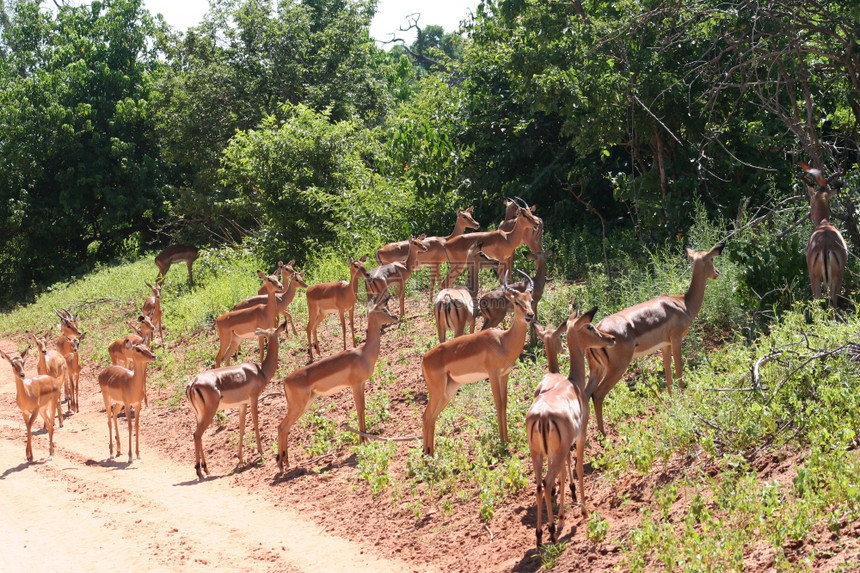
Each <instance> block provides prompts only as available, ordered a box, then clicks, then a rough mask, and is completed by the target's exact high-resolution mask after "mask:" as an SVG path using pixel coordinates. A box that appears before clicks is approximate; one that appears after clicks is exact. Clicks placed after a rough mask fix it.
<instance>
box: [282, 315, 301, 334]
mask: <svg viewBox="0 0 860 573" xmlns="http://www.w3.org/2000/svg"><path fill="white" fill-rule="evenodd" d="M284 321H286V322H287V324H289V325H290V327H291V328H292V329H293V336H298V335H299V333H298V332H296V324H295V323H294V322H293V315H292V314H290V313H289V312H287V311H284ZM286 331H287V329H286V328H285V329H284V332H286ZM285 338H286V337H285Z"/></svg>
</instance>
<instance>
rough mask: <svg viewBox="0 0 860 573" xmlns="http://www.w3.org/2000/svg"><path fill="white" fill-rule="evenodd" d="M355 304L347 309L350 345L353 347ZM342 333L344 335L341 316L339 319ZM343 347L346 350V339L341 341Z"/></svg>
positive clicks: (344, 329)
mask: <svg viewBox="0 0 860 573" xmlns="http://www.w3.org/2000/svg"><path fill="white" fill-rule="evenodd" d="M354 319H355V306H354V305H353V307H352V308H350V309H349V331H350V333H351V334H352V347H353V348H355V320H354ZM340 324H341V327H342V328H343V334H344V336H346V328H345V327H343V318H341V319H340ZM343 349H344V350H346V341H344V343H343Z"/></svg>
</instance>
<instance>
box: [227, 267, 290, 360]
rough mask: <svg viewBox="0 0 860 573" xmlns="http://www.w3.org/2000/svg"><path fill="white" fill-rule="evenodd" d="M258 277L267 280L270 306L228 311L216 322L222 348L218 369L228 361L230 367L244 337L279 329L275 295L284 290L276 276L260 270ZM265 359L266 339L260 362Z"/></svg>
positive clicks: (261, 341) (261, 342)
mask: <svg viewBox="0 0 860 573" xmlns="http://www.w3.org/2000/svg"><path fill="white" fill-rule="evenodd" d="M257 276H258V277H260V279H261V280H262V281H263V285H264V286H265V287H266V290H267V291H268V294H267V295H266V304H258V305H256V306H250V307H248V308H242V309H239V310H231V311H229V312H225V313H224V314H222V315H221V316H219V317H218V318H216V319H215V330H217V331H218V340H219V342H220V347H219V349H218V354H216V355H215V367H216V368H220V367H221V361H222V360H226V361H227V365H228V366H229V365H230V360H231V359H232V358H233V354H234V353H235V352H236V351H238V350H239V346H240V345H241V344H242V339H243V338H254V337H255V336H257V335H256V334H255V333H256V331H257V329H258V328H263V329H266V328H274V327H276V326H278V313H279V312H280V311H279V309H278V301H277V299H276V298H275V292H277V291H278V290H280V289H281V288H282V286H281V283H280V281H278V278H277V277H276V276H275V275H267V274H265V273H264V272H263V271H257ZM262 359H263V339H262V338H260V360H262Z"/></svg>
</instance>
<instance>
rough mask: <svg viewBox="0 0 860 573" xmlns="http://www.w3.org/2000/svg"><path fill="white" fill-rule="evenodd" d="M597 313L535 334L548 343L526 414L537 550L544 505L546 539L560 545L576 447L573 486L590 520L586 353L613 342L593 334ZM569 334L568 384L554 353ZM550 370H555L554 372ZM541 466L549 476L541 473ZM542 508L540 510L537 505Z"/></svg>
mask: <svg viewBox="0 0 860 573" xmlns="http://www.w3.org/2000/svg"><path fill="white" fill-rule="evenodd" d="M596 312H597V307H595V308H593V309H591V310H590V311H588V312H587V313H585V314H583V315H582V316H577V315H576V313H574V314H572V315H571V316H570V317H569V318H568V319H566V320H565V321H564V322H562V323H561V325H559V327H558V328H557V329H555V330H552V329H544V328H540V329H537V331H538V334H539V336H540V337H541V338H542V339H543V340H544V342H545V343H546V351H547V358H548V359H549V369H550V371H549V373H547V374H546V375H545V376H544V377H543V379H542V380H541V381H540V383H539V384H538V389H537V390H536V391H535V395H536V397H535V400H534V402H533V403H532V405H531V407H530V408H529V410H528V412H527V413H526V437H527V439H528V443H529V452H530V453H531V458H532V466H533V467H534V472H535V481H536V483H537V487H536V491H535V500H536V505H537V524H536V527H535V537H536V538H537V547H538V548H540V545H541V538H542V527H541V520H542V517H543V511H542V505H545V506H546V513H547V523H549V534H550V539H551V540H552V542H553V543H555V542H556V541H557V540H558V533H560V532H561V531H562V530H563V529H564V519H565V507H564V482H565V480H566V479H567V478H568V476H570V495H571V498H572V499H574V500H576V488H575V486H574V476H573V474H572V472H571V465H572V464H571V461H570V450H571V448H572V447H573V445H574V443H575V444H576V474H577V476H576V481H578V482H579V490H580V492H581V493H580V495H581V499H582V502H581V506H580V507H581V511H582V517H583V518H586V517H588V509H587V507H586V503H585V484H584V483H583V479H584V472H583V463H584V462H583V456H584V453H585V437H586V428H587V427H588V397H587V396H586V395H584V394H583V390H584V387H585V356H584V352H585V350H586V349H588V348H603V347H612V346H613V345H614V344H615V338H614V337H613V336H611V335H608V334H606V333H604V332H601V331H600V330H598V329H596V328H595V327H594V326H593V325H592V324H591V321H592V320H593V318H594V314H595V313H596ZM564 331H567V343H568V347H569V348H570V352H571V358H570V360H571V372H572V376H571V377H570V378H565V377H564V376H562V375H561V374H559V373H558V370H557V368H558V352H559V351H560V350H561V334H562V333H563V332H564ZM553 368H556V370H555V372H553ZM544 460H546V461H547V471H546V474H545V475H543V476H542V475H541V474H542V472H543V464H544ZM556 478H558V480H559V500H558V529H557V530H556V526H555V523H553V510H552V495H553V489H554V486H555V480H556ZM542 501H543V502H544V503H543V504H542V503H541V502H542Z"/></svg>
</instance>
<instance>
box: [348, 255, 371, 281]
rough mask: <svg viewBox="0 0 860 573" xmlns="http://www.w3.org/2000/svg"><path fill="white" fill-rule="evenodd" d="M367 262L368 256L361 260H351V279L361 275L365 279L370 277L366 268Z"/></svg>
mask: <svg viewBox="0 0 860 573" xmlns="http://www.w3.org/2000/svg"><path fill="white" fill-rule="evenodd" d="M366 260H367V255H364V256H362V257H361V258H360V259H353V258H352V257H350V258H349V274H350V276H351V277H353V278H355V276H356V275H360V276H361V277H363V278H367V277H368V272H367V269H365V268H364V261H366Z"/></svg>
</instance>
